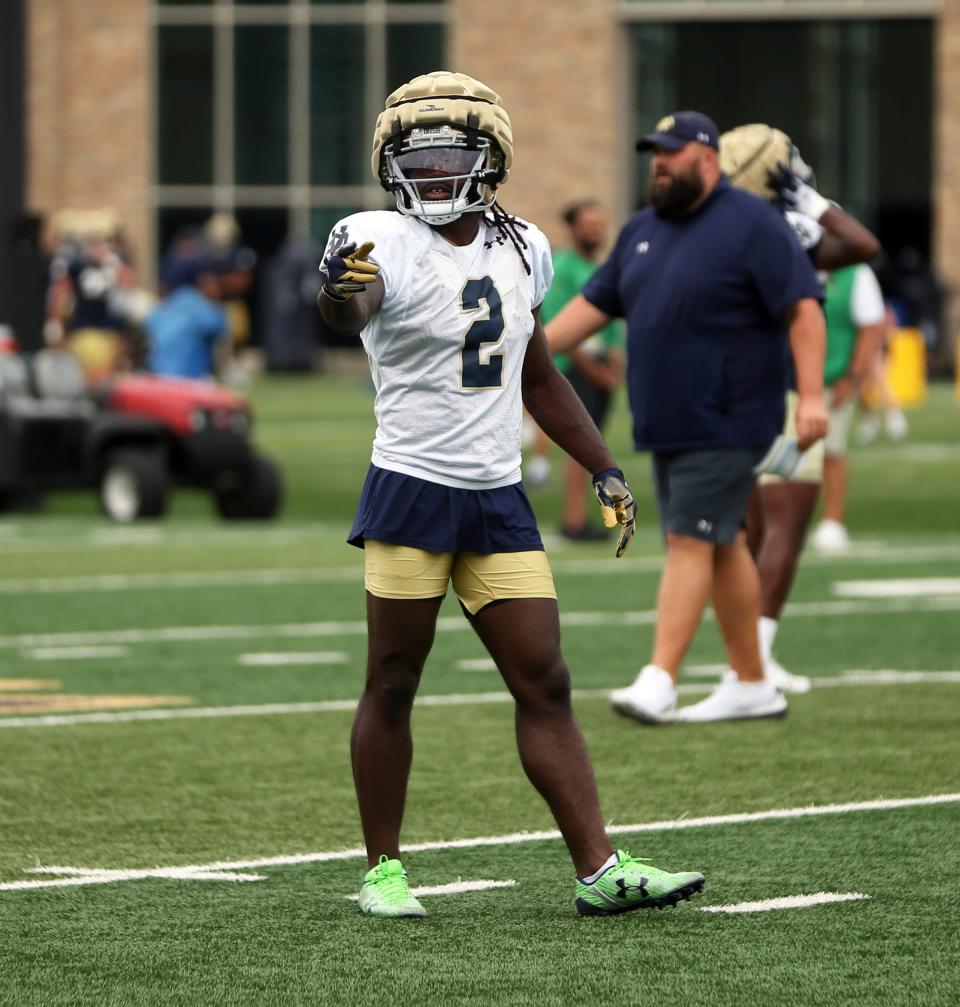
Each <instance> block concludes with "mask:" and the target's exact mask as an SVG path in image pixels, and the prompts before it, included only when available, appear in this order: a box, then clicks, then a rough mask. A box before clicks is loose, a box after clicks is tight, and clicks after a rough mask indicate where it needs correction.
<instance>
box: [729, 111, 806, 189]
mask: <svg viewBox="0 0 960 1007" xmlns="http://www.w3.org/2000/svg"><path fill="white" fill-rule="evenodd" d="M794 150H795V148H794V146H793V141H792V140H791V139H790V137H789V136H787V134H786V133H784V132H783V131H782V130H779V129H774V128H773V126H768V125H766V124H765V123H762V122H754V123H750V124H749V125H747V126H738V127H737V128H736V129H731V130H728V131H727V132H726V133H723V134H722V135H721V137H720V169H721V171H723V173H724V174H725V175H728V176H729V177H730V181H731V182H732V183H733V184H734V185H735V186H736V187H737V188H738V189H745V190H746V191H747V192H752V193H753V194H754V195H755V196H759V197H760V198H761V199H775V198H776V195H777V194H776V192H774V190H773V188H772V187H771V186H770V183H769V182H768V181H767V172H776V170H777V167H778V165H781V164H782V165H786V166H787V167H790V165H791V161H792V158H793V154H794Z"/></svg>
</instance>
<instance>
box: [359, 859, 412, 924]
mask: <svg viewBox="0 0 960 1007" xmlns="http://www.w3.org/2000/svg"><path fill="white" fill-rule="evenodd" d="M360 912H361V913H365V914H366V915H367V916H426V915H427V911H426V909H424V908H423V906H421V905H420V903H419V902H417V900H416V899H415V898H414V897H413V896H412V895H411V894H410V882H409V881H407V872H406V871H405V870H404V869H403V864H401V863H400V861H399V860H389V859H387V857H381V858H380V863H379V864H377V866H376V867H374V868H372V869H371V870H369V871H367V873H366V876H365V877H364V879H363V886H362V887H361V889H360Z"/></svg>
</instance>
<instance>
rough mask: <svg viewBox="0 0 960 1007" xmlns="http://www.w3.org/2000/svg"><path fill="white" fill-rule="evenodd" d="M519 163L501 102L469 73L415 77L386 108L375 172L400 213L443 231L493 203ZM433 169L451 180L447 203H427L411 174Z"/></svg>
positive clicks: (376, 149)
mask: <svg viewBox="0 0 960 1007" xmlns="http://www.w3.org/2000/svg"><path fill="white" fill-rule="evenodd" d="M512 163H513V130H512V128H511V126H510V117H509V116H508V115H507V112H506V109H504V107H503V102H502V101H501V100H500V96H499V95H498V94H497V93H496V92H495V91H493V90H491V89H490V88H489V87H487V85H486V84H483V83H481V82H480V81H478V80H474V78H473V77H468V76H467V75H466V74H464V73H452V72H450V71H447V70H436V71H434V72H433V73H427V74H423V75H422V76H420V77H414V79H413V80H411V81H409V82H408V83H406V84H404V85H402V86H401V87H399V88H397V90H396V91H394V92H393V94H391V95H390V96H389V97H388V98H387V101H386V106H385V108H384V110H383V112H381V113H380V116H379V118H378V119H377V125H376V128H375V130H374V134H373V155H372V158H371V166H372V168H373V173H374V175H375V176H376V178H377V179H378V180H379V181H380V184H381V185H382V186H383V187H384V188H385V189H386V190H387V191H388V192H393V193H395V194H396V197H397V209H398V210H399V211H400V212H401V213H403V214H406V215H408V216H415V217H419V218H421V219H422V220H425V221H426V222H427V223H430V224H436V225H440V224H445V223H449V222H450V221H453V220H456V219H457V218H458V217H460V216H461V215H462V214H464V213H471V212H477V211H483V210H485V209H487V207H489V206H490V204H491V203H493V200H494V191H495V190H496V188H497V186H499V185H502V184H503V183H504V182H505V181H506V180H507V177H508V175H509V173H510V167H511V165H512ZM415 168H429V169H431V170H433V171H434V172H436V171H442V172H444V173H445V174H444V175H443V176H442V177H438V178H436V179H435V180H436V181H439V182H445V183H448V184H449V185H450V188H451V192H450V198H449V199H442V200H441V199H426V198H424V197H423V195H422V193H421V192H420V190H419V189H418V187H417V186H416V184H414V182H413V181H412V180H411V178H409V177H408V176H407V175H406V174H405V169H406V170H411V169H415Z"/></svg>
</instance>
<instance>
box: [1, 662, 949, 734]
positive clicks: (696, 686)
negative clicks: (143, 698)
mask: <svg viewBox="0 0 960 1007" xmlns="http://www.w3.org/2000/svg"><path fill="white" fill-rule="evenodd" d="M922 684H933V685H938V684H940V685H944V684H946V685H955V684H960V671H893V670H880V671H851V672H845V673H844V674H842V675H837V676H836V677H834V678H814V679H813V685H814V687H815V688H818V689H819V688H839V687H843V686H882V685H922ZM712 688H713V684H712V683H709V682H701V683H690V684H687V685H680V686H679V687H678V689H677V691H678V692H679V693H680V695H681V696H693V695H699V694H700V693H704V692H708V691H709V690H710V689H712ZM609 693H610V690H609V689H575V690H574V691H573V698H574V699H575V700H577V701H582V700H592V699H606V698H607V696H608V695H609ZM512 702H513V698H512V697H511V695H510V694H509V693H508V692H468V693H448V694H442V695H434V696H418V697H417V706H418V707H424V706H474V705H481V704H483V705H485V704H489V703H512ZM356 707H357V700H355V699H328V700H321V701H318V702H311V703H262V704H259V705H256V706H252V705H248V706H193V707H190V706H188V707H177V708H171V709H154V710H124V711H120V712H113V713H110V712H103V713H50V714H41V715H39V716H29V717H0V730H2V729H3V728H15V727H68V726H71V725H74V724H122V723H130V722H132V721H164V720H195V719H200V720H209V719H213V720H217V719H221V718H225V717H276V716H284V715H288V714H296V713H341V712H350V711H353V710H355V709H356Z"/></svg>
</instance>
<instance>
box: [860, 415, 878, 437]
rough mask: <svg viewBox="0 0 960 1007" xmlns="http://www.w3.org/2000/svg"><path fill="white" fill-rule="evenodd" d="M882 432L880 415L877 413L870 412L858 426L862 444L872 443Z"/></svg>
mask: <svg viewBox="0 0 960 1007" xmlns="http://www.w3.org/2000/svg"><path fill="white" fill-rule="evenodd" d="M879 433H880V417H879V416H877V414H876V413H868V414H867V415H866V416H864V418H863V419H862V420H861V421H860V423H859V425H858V426H857V440H858V441H860V443H861V444H872V443H873V442H874V441H875V440H876V439H877V435H878V434H879Z"/></svg>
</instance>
